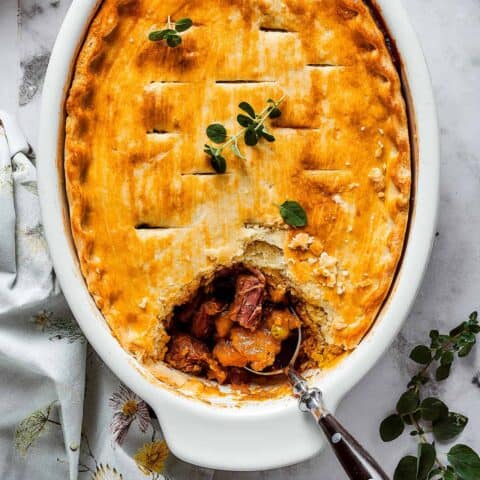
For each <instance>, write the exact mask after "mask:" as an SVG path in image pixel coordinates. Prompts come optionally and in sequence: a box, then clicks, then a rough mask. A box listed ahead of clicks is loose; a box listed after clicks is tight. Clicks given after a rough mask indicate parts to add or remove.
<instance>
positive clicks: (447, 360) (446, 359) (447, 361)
mask: <svg viewBox="0 0 480 480" xmlns="http://www.w3.org/2000/svg"><path fill="white" fill-rule="evenodd" d="M454 358H455V357H454V355H453V352H451V351H450V350H449V351H447V352H443V353H442V356H441V357H440V363H441V365H444V366H445V365H451V364H452V362H453V360H454Z"/></svg>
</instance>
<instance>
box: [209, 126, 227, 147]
mask: <svg viewBox="0 0 480 480" xmlns="http://www.w3.org/2000/svg"><path fill="white" fill-rule="evenodd" d="M207 137H208V138H209V139H210V140H211V141H212V142H215V143H224V142H225V140H226V139H227V130H226V128H225V127H224V126H223V125H222V124H220V123H212V124H211V125H209V126H208V127H207Z"/></svg>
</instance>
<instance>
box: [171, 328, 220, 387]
mask: <svg viewBox="0 0 480 480" xmlns="http://www.w3.org/2000/svg"><path fill="white" fill-rule="evenodd" d="M165 361H166V362H167V363H168V364H169V365H171V366H172V367H174V368H176V369H177V370H181V371H182V372H185V373H191V374H193V375H200V374H202V373H204V372H206V373H207V376H208V378H215V379H216V380H217V381H218V383H223V382H224V381H225V379H226V373H225V371H224V370H223V369H222V368H221V367H220V365H219V364H218V362H217V361H216V360H215V359H214V358H213V357H212V355H211V353H210V352H209V350H208V347H207V346H206V345H205V344H204V343H203V342H201V341H200V340H197V339H196V338H193V337H191V336H190V335H187V334H186V333H179V334H177V335H174V336H173V337H172V339H171V342H170V348H169V349H168V352H167V354H166V356H165Z"/></svg>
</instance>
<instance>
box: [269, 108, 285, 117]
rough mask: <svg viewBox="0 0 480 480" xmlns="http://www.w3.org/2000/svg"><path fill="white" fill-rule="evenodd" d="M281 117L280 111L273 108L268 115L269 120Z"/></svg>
mask: <svg viewBox="0 0 480 480" xmlns="http://www.w3.org/2000/svg"><path fill="white" fill-rule="evenodd" d="M281 116H282V111H281V110H280V109H279V108H276V107H275V108H273V109H272V111H271V112H270V114H269V117H270V118H272V119H273V118H278V117H281Z"/></svg>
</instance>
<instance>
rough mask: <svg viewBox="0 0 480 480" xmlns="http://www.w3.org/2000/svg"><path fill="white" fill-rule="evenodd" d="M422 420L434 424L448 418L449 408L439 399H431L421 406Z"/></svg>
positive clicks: (427, 399) (424, 401)
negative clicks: (440, 419)
mask: <svg viewBox="0 0 480 480" xmlns="http://www.w3.org/2000/svg"><path fill="white" fill-rule="evenodd" d="M420 411H421V414H422V418H423V419H424V420H427V421H429V422H434V421H436V420H438V419H439V418H445V417H447V416H448V407H447V406H446V405H445V404H444V403H443V402H442V401H441V400H439V399H438V398H433V397H429V398H426V399H425V400H423V402H422V403H421V404H420Z"/></svg>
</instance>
